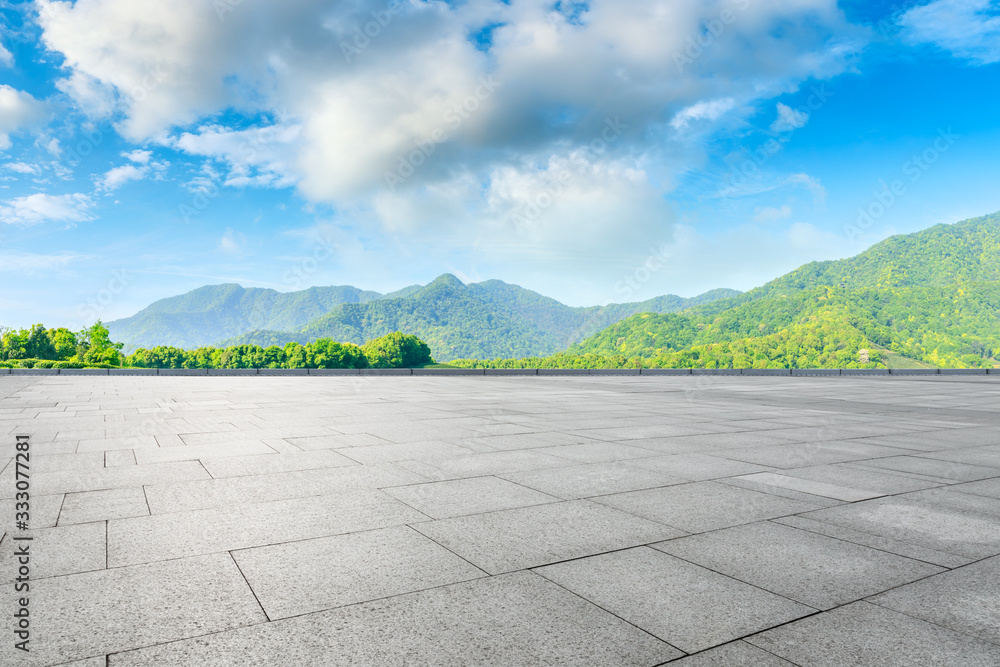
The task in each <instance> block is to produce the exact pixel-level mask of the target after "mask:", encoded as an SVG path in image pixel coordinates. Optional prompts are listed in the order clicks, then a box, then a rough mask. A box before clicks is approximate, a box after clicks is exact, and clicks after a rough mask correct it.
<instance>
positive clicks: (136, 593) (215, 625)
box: [0, 554, 265, 665]
mask: <svg viewBox="0 0 1000 667" xmlns="http://www.w3.org/2000/svg"><path fill="white" fill-rule="evenodd" d="M31 592H32V593H33V596H32V597H31V604H32V609H31V618H32V630H33V633H32V638H33V641H32V643H31V651H30V653H28V654H23V653H22V652H20V651H18V652H17V653H18V655H17V656H16V657H14V656H13V655H12V653H13V652H14V649H13V647H12V644H13V642H3V644H2V646H0V662H2V663H3V664H17V665H54V664H59V663H63V662H67V661H71V660H76V659H80V658H88V657H93V656H98V655H100V656H103V655H105V654H106V653H112V654H113V653H117V652H119V651H127V650H129V649H135V648H139V647H143V646H152V645H155V644H160V643H163V642H170V641H174V640H178V639H182V638H184V637H190V636H197V635H204V634H209V633H213V632H220V631H222V630H226V629H230V628H236V627H241V626H247V625H251V624H253V623H260V622H262V621H264V620H265V618H264V613H263V612H262V611H261V609H260V606H259V605H258V604H257V601H256V600H255V599H254V596H253V593H252V592H251V591H250V588H249V587H248V586H247V584H246V581H244V579H243V577H242V576H241V575H240V573H239V570H238V569H237V567H236V564H235V563H234V562H233V560H232V558H231V557H230V556H229V554H212V555H208V556H201V557H198V558H189V559H182V560H172V561H168V562H164V563H155V564H152V565H139V566H136V567H129V568H120V569H113V570H101V571H98V572H85V573H82V574H73V575H69V576H65V577H56V578H52V579H42V580H39V581H36V582H34V583H33V584H32V587H31ZM8 660H10V661H9V662H8ZM161 664H169V663H161Z"/></svg>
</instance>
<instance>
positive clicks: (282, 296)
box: [107, 274, 739, 361]
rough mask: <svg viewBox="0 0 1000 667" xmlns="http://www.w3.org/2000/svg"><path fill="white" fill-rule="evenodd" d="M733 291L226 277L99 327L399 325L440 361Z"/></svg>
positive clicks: (281, 336) (375, 331)
mask: <svg viewBox="0 0 1000 667" xmlns="http://www.w3.org/2000/svg"><path fill="white" fill-rule="evenodd" d="M738 294H739V292H737V291H735V290H724V289H722V290H713V291H712V292H708V293H706V294H703V295H701V296H698V297H694V298H692V299H684V298H681V297H679V296H674V295H666V296H659V297H656V298H654V299H650V300H648V301H643V302H641V303H623V304H610V305H608V306H595V307H591V308H573V307H571V306H567V305H565V304H562V303H560V302H559V301H556V300H555V299H550V298H548V297H545V296H542V295H541V294H538V293H537V292H532V291H531V290H527V289H524V288H523V287H519V286H517V285H510V284H508V283H505V282H502V281H500V280H488V281H485V282H481V283H472V284H469V285H466V284H464V283H462V281H460V280H459V279H458V278H456V277H455V276H453V275H451V274H445V275H443V276H440V277H439V278H437V279H436V280H434V281H433V282H431V283H430V284H428V285H412V286H410V287H405V288H403V289H401V290H398V291H396V292H392V293H390V294H384V295H383V294H379V293H378V292H366V291H362V290H359V289H358V288H356V287H346V286H342V287H311V288H309V289H307V290H302V291H299V292H287V293H282V292H277V291H275V290H270V289H258V288H243V287H240V286H239V285H233V284H226V285H210V286H206V287H200V288H198V289H196V290H193V291H191V292H188V293H187V294H182V295H180V296H175V297H171V298H168V299H162V300H160V301H157V302H155V303H153V304H152V305H150V306H149V307H147V308H145V309H143V310H142V311H140V312H138V313H136V314H135V315H134V316H132V317H129V318H125V319H122V320H115V321H113V322H108V323H107V327H108V329H109V330H110V332H111V336H112V338H113V339H114V340H118V341H122V342H124V343H125V345H126V349H127V350H129V351H131V350H133V349H136V348H152V347H155V346H157V345H168V346H174V347H180V348H187V349H193V348H197V347H201V346H205V345H218V346H230V345H242V344H254V345H261V346H263V347H268V346H271V345H278V346H283V345H284V344H285V343H288V342H293V341H294V342H299V343H308V342H310V341H314V340H317V339H319V338H332V339H333V340H336V341H339V342H343V343H355V344H358V345H362V344H364V343H366V342H367V341H370V340H372V339H374V338H379V337H381V336H384V335H386V334H390V333H393V332H395V331H401V332H403V333H406V334H413V335H416V336H418V337H419V338H420V339H421V340H424V341H426V342H427V343H428V344H429V345H430V347H431V350H432V353H433V355H434V358H435V359H437V360H439V361H447V360H449V359H455V358H458V357H469V356H477V357H499V356H529V355H540V354H541V355H544V354H552V353H554V352H557V351H559V350H563V349H565V348H566V347H567V346H569V345H571V344H572V343H575V342H577V341H579V340H582V339H583V338H585V337H586V336H589V335H591V334H593V333H595V332H597V331H600V330H601V329H603V328H605V327H607V326H608V325H610V324H613V323H614V322H617V321H619V320H621V319H623V318H625V317H629V316H630V315H634V314H635V313H640V312H652V313H664V312H673V311H676V310H682V309H684V308H690V307H692V306H695V305H699V304H705V303H709V302H711V301H712V300H714V299H720V298H728V297H732V296H735V295H738Z"/></svg>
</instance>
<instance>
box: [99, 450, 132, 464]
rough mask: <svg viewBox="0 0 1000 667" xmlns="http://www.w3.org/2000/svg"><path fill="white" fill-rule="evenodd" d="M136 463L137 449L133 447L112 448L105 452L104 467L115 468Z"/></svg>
mask: <svg viewBox="0 0 1000 667" xmlns="http://www.w3.org/2000/svg"><path fill="white" fill-rule="evenodd" d="M134 465H136V460H135V450H132V449H110V450H108V451H106V452H104V467H106V468H115V467H117V466H134Z"/></svg>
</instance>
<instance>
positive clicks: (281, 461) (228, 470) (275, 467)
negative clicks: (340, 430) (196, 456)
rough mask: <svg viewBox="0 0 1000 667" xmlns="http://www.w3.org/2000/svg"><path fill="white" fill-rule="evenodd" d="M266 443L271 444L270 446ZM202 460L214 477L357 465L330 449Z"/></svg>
mask: <svg viewBox="0 0 1000 667" xmlns="http://www.w3.org/2000/svg"><path fill="white" fill-rule="evenodd" d="M268 446H269V447H270V446H271V445H268ZM201 463H202V465H204V466H205V468H206V469H207V470H208V472H209V473H211V475H212V477H214V478H216V479H219V478H222V477H245V476H248V475H264V474H269V473H278V472H294V471H296V470H315V469H317V468H337V467H340V466H349V465H357V464H356V463H355V461H353V460H352V459H349V458H347V457H346V456H342V455H341V454H338V453H337V452H335V451H332V450H329V449H317V450H315V451H308V452H303V451H296V452H295V453H290V454H256V455H251V456H232V457H225V458H211V457H207V458H203V459H201Z"/></svg>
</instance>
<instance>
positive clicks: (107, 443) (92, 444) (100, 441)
mask: <svg viewBox="0 0 1000 667" xmlns="http://www.w3.org/2000/svg"><path fill="white" fill-rule="evenodd" d="M158 447H159V444H157V442H156V438H154V437H153V436H152V435H132V436H125V437H120V438H113V437H108V438H97V439H93V440H81V441H80V443H79V445H78V446H77V449H76V451H78V452H80V453H84V452H105V451H108V450H114V449H157V448H158Z"/></svg>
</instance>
